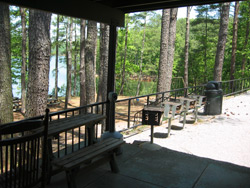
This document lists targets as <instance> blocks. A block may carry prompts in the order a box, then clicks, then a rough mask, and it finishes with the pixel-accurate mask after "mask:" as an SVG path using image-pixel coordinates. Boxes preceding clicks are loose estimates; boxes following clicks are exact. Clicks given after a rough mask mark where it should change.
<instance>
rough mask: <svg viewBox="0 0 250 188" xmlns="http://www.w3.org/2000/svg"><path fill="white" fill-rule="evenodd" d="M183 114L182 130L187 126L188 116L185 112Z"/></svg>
mask: <svg viewBox="0 0 250 188" xmlns="http://www.w3.org/2000/svg"><path fill="white" fill-rule="evenodd" d="M183 113H184V115H183V126H182V128H183V129H184V126H185V125H186V115H187V112H186V111H184V112H183Z"/></svg>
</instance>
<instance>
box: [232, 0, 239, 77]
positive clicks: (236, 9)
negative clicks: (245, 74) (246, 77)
mask: <svg viewBox="0 0 250 188" xmlns="http://www.w3.org/2000/svg"><path fill="white" fill-rule="evenodd" d="M239 5H240V3H239V1H236V2H235V7H234V23H233V40H232V57H231V70H230V80H233V79H234V73H235V60H236V50H237V36H238V14H239Z"/></svg>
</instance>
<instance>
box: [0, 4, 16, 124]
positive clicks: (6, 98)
mask: <svg viewBox="0 0 250 188" xmlns="http://www.w3.org/2000/svg"><path fill="white" fill-rule="evenodd" d="M0 41H1V42H0V75H1V76H0V124H4V123H8V122H12V121H13V103H12V102H13V98H12V85H11V60H10V58H11V54H10V14H9V6H8V5H7V4H2V3H0Z"/></svg>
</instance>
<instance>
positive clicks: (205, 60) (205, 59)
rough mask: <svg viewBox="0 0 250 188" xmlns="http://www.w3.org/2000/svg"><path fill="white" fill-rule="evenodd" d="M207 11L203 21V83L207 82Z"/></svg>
mask: <svg viewBox="0 0 250 188" xmlns="http://www.w3.org/2000/svg"><path fill="white" fill-rule="evenodd" d="M207 22H208V11H207V10H206V23H205V33H206V35H205V37H206V39H205V52H204V83H207V82H208V76H207V40H208V23H207Z"/></svg>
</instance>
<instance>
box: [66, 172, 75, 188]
mask: <svg viewBox="0 0 250 188" xmlns="http://www.w3.org/2000/svg"><path fill="white" fill-rule="evenodd" d="M76 174H77V170H76V169H72V170H67V171H66V177H67V184H68V188H76V181H75V176H76Z"/></svg>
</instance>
